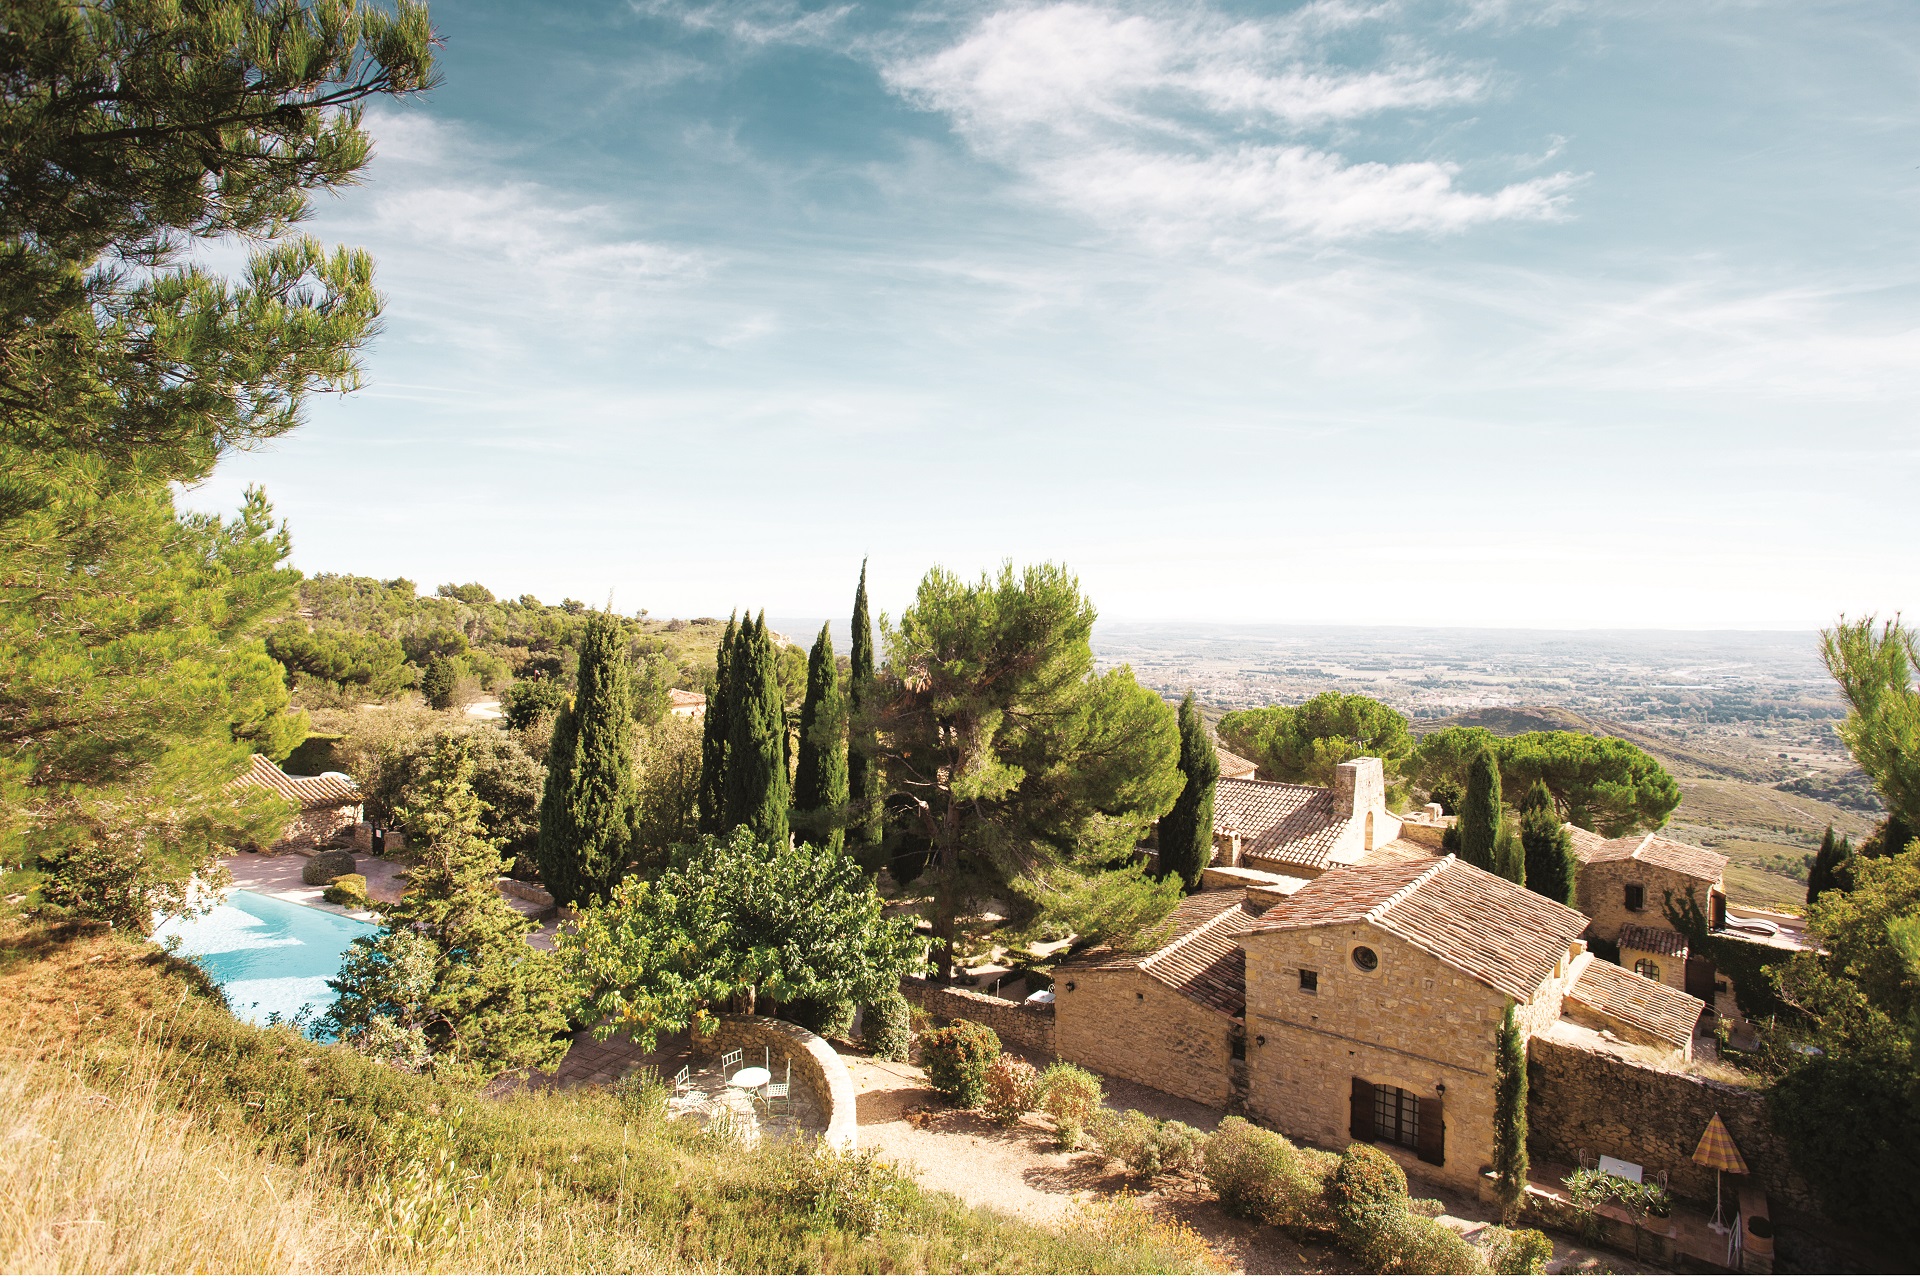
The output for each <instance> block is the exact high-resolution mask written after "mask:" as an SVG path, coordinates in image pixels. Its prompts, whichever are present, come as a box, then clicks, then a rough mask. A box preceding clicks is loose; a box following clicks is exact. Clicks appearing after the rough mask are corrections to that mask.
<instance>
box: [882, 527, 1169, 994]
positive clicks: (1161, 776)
mask: <svg viewBox="0 0 1920 1280" xmlns="http://www.w3.org/2000/svg"><path fill="white" fill-rule="evenodd" d="M1093 619H1094V609H1093V606H1092V604H1091V603H1089V602H1088V601H1087V600H1086V599H1085V597H1083V596H1082V595H1081V594H1080V587H1079V583H1078V582H1077V580H1076V579H1075V578H1074V577H1073V575H1072V574H1070V573H1069V572H1068V571H1067V570H1066V569H1065V568H1063V567H1061V566H1058V565H1050V564H1048V565H1035V566H1030V567H1028V568H1026V569H1024V570H1021V571H1019V572H1016V571H1015V570H1014V568H1013V566H1012V565H1011V564H1009V565H1006V566H1004V567H1003V568H1002V569H1001V570H1000V572H999V573H998V574H997V575H992V576H989V575H982V576H981V578H980V579H979V580H978V581H975V582H965V581H962V580H961V579H960V578H959V577H958V576H956V575H955V574H953V573H951V572H949V571H947V570H945V569H940V568H935V569H933V570H930V571H929V572H928V573H927V575H926V576H925V577H924V578H923V579H922V580H921V582H920V587H919V590H918V592H917V593H916V595H915V598H914V602H913V604H912V605H911V606H909V607H908V608H907V609H906V610H905V612H903V613H902V614H901V616H900V621H899V623H898V624H897V625H896V626H893V627H887V628H885V636H886V643H887V665H886V669H885V671H884V673H883V674H882V676H881V677H880V678H879V680H878V682H877V686H876V691H875V695H876V696H875V703H876V705H875V707H874V715H873V719H872V720H871V722H870V723H871V724H872V726H873V727H874V728H876V729H877V730H878V731H879V748H878V749H879V751H880V754H881V759H882V761H883V764H884V769H885V778H886V784H887V794H888V795H889V797H890V799H889V801H888V807H889V810H890V813H889V819H890V829H891V832H892V834H891V835H890V836H889V839H890V840H894V841H896V842H899V841H913V842H916V843H917V844H918V845H919V847H920V848H922V849H924V851H925V853H926V864H925V870H924V871H923V872H922V874H921V876H920V882H921V883H922V884H924V885H925V886H926V887H927V888H928V889H930V890H931V892H932V895H933V902H932V906H931V911H930V915H931V918H932V923H933V930H934V934H935V936H936V937H937V938H939V939H941V940H942V941H943V942H944V943H946V944H948V952H949V956H948V957H943V963H944V962H945V961H946V959H947V958H950V953H951V948H952V946H953V944H954V943H956V942H957V940H958V939H959V937H960V935H961V921H962V918H963V917H964V916H966V915H967V914H968V913H969V912H972V911H974V910H975V909H976V908H977V907H979V906H980V905H981V904H983V903H984V902H986V901H988V900H993V901H995V902H996V903H998V904H999V905H1000V906H1001V907H1002V908H1004V910H1005V912H1006V913H1007V916H1008V919H1009V921H1010V922H1014V923H1018V922H1020V921H1031V922H1052V923H1056V924H1058V925H1059V926H1061V927H1063V928H1072V929H1073V930H1074V931H1076V932H1078V933H1081V934H1082V935H1083V936H1089V937H1101V936H1106V937H1115V938H1125V937H1129V936H1135V935H1138V934H1139V933H1141V932H1142V931H1145V930H1150V929H1152V928H1153V927H1155V926H1156V925H1157V924H1158V923H1159V922H1160V920H1161V919H1163V918H1164V916H1165V915H1166V912H1167V911H1168V909H1170V907H1171V905H1172V901H1173V899H1174V898H1175V897H1176V896H1177V895H1178V891H1179V886H1178V884H1177V883H1175V882H1173V881H1171V880H1169V881H1168V882H1166V883H1165V885H1164V886H1154V885H1152V884H1151V882H1149V881H1147V880H1146V879H1145V876H1144V872H1143V871H1142V870H1141V868H1140V866H1139V864H1138V861H1137V859H1136V857H1135V854H1134V848H1135V845H1136V843H1137V842H1138V840H1139V839H1140V838H1141V837H1142V836H1143V835H1144V834H1145V832H1146V829H1147V826H1148V824H1150V823H1151V822H1152V821H1153V820H1154V819H1155V818H1158V817H1159V816H1160V815H1162V814H1163V813H1165V812H1166V811H1167V810H1168V809H1169V808H1171V807H1172V805H1173V802H1174V800H1175V799H1177V798H1178V796H1179V794H1180V791H1181V789H1182V787H1183V786H1184V785H1185V779H1184V777H1183V776H1182V774H1181V773H1180V769H1179V753H1180V734H1179V727H1178V725H1177V724H1176V723H1175V719H1174V714H1173V709H1172V708H1170V707H1168V706H1167V705H1166V703H1165V702H1164V701H1162V700H1161V698H1160V697H1159V695H1157V694H1155V693H1153V692H1152V691H1150V690H1147V689H1143V688H1142V687H1141V686H1140V685H1139V683H1138V682H1137V681H1136V680H1135V679H1134V677H1133V672H1132V670H1131V669H1130V668H1127V667H1119V668H1116V669H1114V670H1112V671H1108V672H1106V673H1104V674H1095V672H1094V666H1093V649H1092V645H1091V640H1090V637H1091V632H1092V627H1093Z"/></svg>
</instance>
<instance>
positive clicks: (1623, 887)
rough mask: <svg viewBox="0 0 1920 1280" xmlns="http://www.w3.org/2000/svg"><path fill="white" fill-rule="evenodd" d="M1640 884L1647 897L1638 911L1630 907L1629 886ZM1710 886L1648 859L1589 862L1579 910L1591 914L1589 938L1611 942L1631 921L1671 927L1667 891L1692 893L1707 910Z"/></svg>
mask: <svg viewBox="0 0 1920 1280" xmlns="http://www.w3.org/2000/svg"><path fill="white" fill-rule="evenodd" d="M1629 884H1637V885H1640V886H1641V888H1642V890H1643V892H1644V894H1645V897H1644V899H1643V906H1642V907H1641V909H1640V910H1639V911H1629V910H1627V905H1626V900H1627V886H1628V885H1629ZM1707 888H1708V886H1707V885H1706V884H1705V883H1704V882H1703V881H1701V880H1700V879H1699V878H1697V877H1695V876H1690V875H1687V874H1686V873H1685V872H1682V871H1675V870H1673V869H1672V868H1669V867H1661V866H1655V865H1654V864H1652V863H1649V862H1641V861H1637V860H1626V859H1622V860H1620V861H1615V862H1589V863H1587V864H1585V865H1583V866H1582V867H1581V868H1580V885H1579V896H1580V910H1581V911H1582V912H1583V913H1584V914H1586V915H1588V916H1590V917H1592V919H1593V923H1592V924H1591V925H1589V926H1587V936H1588V937H1590V938H1605V939H1607V940H1608V941H1609V942H1611V941H1612V940H1613V939H1615V938H1617V937H1619V936H1620V930H1621V929H1622V928H1624V927H1626V926H1627V925H1630V924H1638V925H1647V926H1650V927H1652V928H1655V929H1670V928H1672V926H1671V925H1670V924H1668V923H1667V912H1666V896H1665V895H1666V893H1667V892H1668V891H1671V892H1672V893H1673V896H1674V898H1675V899H1676V900H1678V899H1680V898H1685V897H1688V896H1692V898H1693V900H1694V903H1695V905H1697V906H1698V907H1699V908H1700V910H1701V911H1703V912H1704V911H1706V910H1707V895H1706V889H1707Z"/></svg>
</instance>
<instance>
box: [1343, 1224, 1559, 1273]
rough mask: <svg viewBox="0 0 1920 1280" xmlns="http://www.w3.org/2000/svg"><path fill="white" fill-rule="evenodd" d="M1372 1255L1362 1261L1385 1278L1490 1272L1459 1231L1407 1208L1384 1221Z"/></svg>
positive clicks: (1483, 1260)
mask: <svg viewBox="0 0 1920 1280" xmlns="http://www.w3.org/2000/svg"><path fill="white" fill-rule="evenodd" d="M1535 1234H1538V1233H1537V1232H1536V1233H1535ZM1370 1252H1371V1256H1370V1257H1366V1258H1363V1259H1362V1261H1363V1262H1365V1263H1366V1264H1367V1265H1368V1266H1369V1267H1370V1268H1371V1269H1372V1270H1374V1271H1378V1272H1380V1273H1381V1274H1382V1275H1401V1276H1477V1275H1484V1274H1486V1270H1487V1259H1486V1257H1485V1255H1483V1254H1482V1253H1481V1252H1480V1251H1479V1250H1478V1249H1476V1248H1474V1247H1473V1246H1472V1245H1471V1244H1469V1243H1467V1241H1466V1240H1465V1239H1464V1238H1462V1237H1461V1235H1460V1233H1459V1232H1457V1231H1455V1230H1453V1229H1452V1228H1451V1227H1448V1226H1446V1225H1444V1224H1442V1223H1439V1222H1435V1221H1434V1220H1433V1219H1432V1218H1423V1217H1421V1216H1420V1215H1418V1214H1414V1213H1408V1212H1406V1210H1405V1209H1404V1208H1403V1209H1401V1210H1399V1211H1398V1212H1397V1213H1394V1214H1393V1215H1391V1216H1390V1217H1388V1218H1387V1219H1385V1225H1384V1227H1383V1228H1382V1230H1381V1231H1380V1233H1379V1235H1378V1236H1376V1237H1374V1238H1373V1240H1372V1241H1371V1250H1370ZM1356 1256H1358V1255H1356Z"/></svg>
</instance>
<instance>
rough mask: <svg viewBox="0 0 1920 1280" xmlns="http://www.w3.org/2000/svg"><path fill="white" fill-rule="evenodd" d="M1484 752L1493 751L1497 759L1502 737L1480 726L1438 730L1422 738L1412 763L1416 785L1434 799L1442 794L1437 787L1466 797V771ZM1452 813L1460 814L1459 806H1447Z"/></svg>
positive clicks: (1457, 795) (1451, 726)
mask: <svg viewBox="0 0 1920 1280" xmlns="http://www.w3.org/2000/svg"><path fill="white" fill-rule="evenodd" d="M1483 751H1491V752H1493V753H1494V755H1495V756H1496V757H1498V755H1499V752H1500V737H1499V735H1498V734H1496V733H1494V731H1493V730H1491V729H1487V728H1484V727H1482V726H1480V725H1449V726H1447V727H1446V728H1444V729H1435V730H1433V731H1432V732H1431V733H1428V734H1426V735H1425V736H1424V737H1422V738H1421V739H1420V745H1419V747H1418V748H1416V749H1415V751H1414V754H1413V759H1412V760H1411V761H1410V762H1409V765H1410V769H1411V772H1412V775H1413V782H1414V785H1415V786H1417V787H1420V788H1422V789H1423V790H1425V791H1426V792H1427V793H1428V794H1429V795H1431V796H1433V797H1434V798H1435V799H1439V798H1440V797H1439V794H1438V793H1437V792H1436V791H1435V788H1437V787H1446V788H1448V789H1449V790H1451V791H1452V793H1453V794H1454V796H1455V797H1456V798H1459V797H1464V796H1465V794H1466V789H1467V770H1469V769H1471V768H1472V767H1473V762H1474V760H1476V759H1477V758H1478V757H1479V755H1480V753H1481V752H1483ZM1441 803H1443V804H1445V803H1446V802H1445V801H1444V800H1443V801H1441ZM1448 809H1449V810H1450V811H1452V812H1456V813H1457V812H1458V811H1459V810H1458V805H1457V803H1456V804H1453V805H1448Z"/></svg>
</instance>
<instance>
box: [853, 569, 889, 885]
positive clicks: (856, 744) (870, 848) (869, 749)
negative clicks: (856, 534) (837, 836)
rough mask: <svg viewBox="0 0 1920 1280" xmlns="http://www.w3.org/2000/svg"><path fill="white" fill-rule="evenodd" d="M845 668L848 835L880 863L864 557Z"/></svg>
mask: <svg viewBox="0 0 1920 1280" xmlns="http://www.w3.org/2000/svg"><path fill="white" fill-rule="evenodd" d="M849 658H850V663H849V669H848V672H847V806H848V811H849V816H848V820H847V839H848V840H850V841H851V842H852V843H853V846H854V851H855V853H856V854H857V855H858V856H859V858H860V865H862V866H864V867H865V868H866V869H867V870H869V871H877V870H879V866H880V852H881V850H880V836H881V830H880V765H879V762H878V760H877V759H876V758H875V754H874V750H873V732H872V730H871V729H870V728H868V727H867V724H866V721H865V719H864V718H863V716H864V714H865V713H866V711H867V710H868V709H869V708H868V699H869V698H870V696H871V694H872V691H873V620H872V619H871V618H870V617H868V615H867V562H866V561H865V560H862V561H861V562H860V587H859V590H857V591H855V592H854V594H853V648H852V650H851V652H850V654H849Z"/></svg>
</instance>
